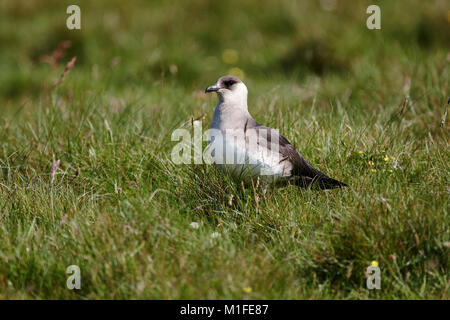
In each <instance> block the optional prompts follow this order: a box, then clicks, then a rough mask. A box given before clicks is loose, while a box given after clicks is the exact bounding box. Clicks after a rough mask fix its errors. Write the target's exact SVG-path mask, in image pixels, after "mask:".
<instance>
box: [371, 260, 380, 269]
mask: <svg viewBox="0 0 450 320" xmlns="http://www.w3.org/2000/svg"><path fill="white" fill-rule="evenodd" d="M370 264H371V265H372V266H374V267H378V261H377V260H373V261H372V262H371V263H370Z"/></svg>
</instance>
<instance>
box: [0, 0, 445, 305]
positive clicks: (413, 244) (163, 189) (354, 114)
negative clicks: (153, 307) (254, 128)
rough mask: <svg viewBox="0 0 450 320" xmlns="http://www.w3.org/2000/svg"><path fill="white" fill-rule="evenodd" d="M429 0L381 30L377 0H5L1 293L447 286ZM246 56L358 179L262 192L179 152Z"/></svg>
mask: <svg viewBox="0 0 450 320" xmlns="http://www.w3.org/2000/svg"><path fill="white" fill-rule="evenodd" d="M413 2H414V4H415V6H413V5H412V4H411V2H408V3H406V1H396V2H395V3H392V2H389V1H379V5H380V7H381V13H382V29H381V30H378V31H370V30H368V29H367V28H366V27H365V20H366V18H367V14H365V8H366V7H367V6H368V5H369V4H372V3H369V2H360V3H358V4H354V3H351V4H350V3H348V4H347V3H343V2H340V1H339V2H337V3H338V5H337V7H336V8H334V9H333V10H332V11H327V10H325V9H324V8H323V7H321V6H320V4H319V2H306V3H303V4H300V3H297V2H291V1H282V2H281V4H280V5H277V6H275V5H274V4H272V2H271V1H259V2H257V3H256V2H251V1H232V3H230V4H227V5H226V6H222V5H219V4H218V2H215V1H214V2H209V3H205V2H203V1H193V2H191V3H190V5H187V4H186V3H184V2H151V3H150V2H144V1H137V2H136V3H133V5H130V4H125V3H123V2H119V1H115V2H113V3H112V4H111V2H108V3H106V2H101V1H99V2H95V4H94V3H93V2H87V1H80V2H79V4H80V7H81V10H82V30H81V31H68V30H67V29H66V28H65V18H66V16H67V15H66V14H65V9H66V7H67V5H69V4H72V2H71V3H67V4H66V3H64V2H61V1H53V2H52V1H48V2H47V3H46V4H45V5H43V4H42V3H40V2H39V1H27V2H16V1H3V2H2V4H1V5H0V7H1V10H0V11H1V12H2V13H1V16H0V25H1V27H0V41H1V43H2V50H1V51H0V69H1V70H2V72H1V73H0V84H1V85H0V101H1V103H2V107H1V108H2V109H1V110H2V115H1V118H0V128H1V129H0V169H1V171H0V208H1V210H0V298H3V299H23V298H25V299H58V298H63V299H105V298H107V299H110V298H114V299H136V298H143V299H176V298H184V299H247V298H248V299H310V298H312V299H448V298H449V275H448V270H449V241H450V239H449V225H450V224H449V216H448V208H449V191H450V189H449V184H448V177H449V165H448V164H449V163H450V156H449V151H448V150H449V143H448V142H449V133H448V125H447V123H444V124H443V125H442V126H440V122H441V119H442V117H443V115H444V113H445V110H446V109H445V108H446V104H447V99H448V95H449V92H448V89H449V87H450V85H449V61H450V60H449V59H450V58H449V48H450V41H449V33H448V32H444V31H443V30H446V29H448V23H449V21H448V19H449V18H448V10H449V8H448V5H446V4H445V3H444V2H442V1H430V2H427V3H422V2H420V1H413ZM263 8H264V9H263ZM64 40H69V41H70V44H71V46H70V47H69V48H66V49H65V53H66V54H65V56H64V57H62V58H61V59H59V60H58V61H56V62H55V65H54V66H53V67H52V66H51V65H50V64H49V63H46V62H43V61H46V60H45V58H43V57H44V56H45V55H51V54H52V52H53V51H54V50H55V49H56V48H57V47H58V45H59V44H60V43H61V42H62V41H64ZM226 49H232V50H234V51H232V52H234V53H233V54H237V56H238V58H237V60H236V57H234V58H233V59H232V60H234V61H231V62H233V63H231V64H227V63H225V62H224V61H223V60H222V58H223V57H222V53H223V52H224V51H225V50H226ZM233 54H232V56H233ZM73 56H77V61H76V62H75V65H74V67H73V68H72V69H71V70H70V71H69V72H68V73H67V74H66V76H65V80H64V81H63V82H61V83H59V84H57V85H54V83H55V82H56V81H57V80H58V79H60V77H61V74H62V73H63V71H64V68H65V65H66V63H67V62H69V61H70V59H71V58H72V57H73ZM225 60H226V59H225ZM228 62H230V61H228ZM231 68H238V69H239V70H236V69H234V72H244V74H245V78H244V81H245V83H246V84H247V86H248V88H249V109H250V112H251V113H252V114H253V115H254V117H255V118H256V120H257V121H258V122H260V123H263V124H265V125H268V126H272V127H275V128H278V129H279V130H280V132H282V133H283V134H284V135H285V136H286V137H287V138H288V139H289V140H290V141H291V142H292V143H293V144H294V145H295V146H296V148H297V149H298V150H299V151H300V153H301V154H302V155H303V156H304V157H305V158H306V159H308V160H309V161H310V162H311V163H312V164H313V165H314V166H315V167H317V168H319V169H320V170H321V171H323V172H325V173H327V174H329V175H330V176H331V177H334V178H336V179H339V180H341V181H344V182H346V183H347V184H349V187H348V188H345V189H341V190H331V191H325V192H324V191H320V190H315V189H312V190H307V189H298V188H295V187H293V186H291V187H286V188H278V189H274V190H271V191H269V192H268V193H267V194H266V195H264V194H263V193H261V191H260V190H257V189H254V188H242V187H241V185H239V184H236V183H235V182H233V181H231V180H230V179H229V177H227V176H224V175H223V174H222V173H220V172H219V171H217V170H216V169H215V168H214V167H213V166H209V165H175V164H174V163H172V161H171V158H170V154H171V150H172V148H173V146H174V145H175V144H176V143H175V142H172V141H171V139H170V137H171V134H172V131H173V130H174V129H176V128H180V127H186V128H190V125H189V124H190V123H191V120H192V119H193V118H194V119H196V118H200V119H202V124H203V128H204V129H206V128H208V126H209V124H210V121H211V117H212V113H213V108H214V106H215V103H216V97H214V96H206V95H204V94H203V92H202V91H203V89H204V88H205V87H206V86H207V85H210V84H212V83H213V82H215V81H216V79H217V78H218V77H219V76H221V75H223V74H226V73H228V71H229V70H230V69H231ZM57 160H61V164H60V165H59V167H58V168H57V170H56V172H55V176H54V181H53V183H52V164H53V163H54V162H56V161H57ZM192 222H197V223H198V228H193V227H192V226H191V223H192ZM213 234H214V235H217V234H218V236H217V237H212V235H213ZM373 260H376V261H378V262H379V265H380V268H381V276H382V280H381V285H382V289H381V290H372V291H371V290H367V289H366V279H365V269H366V268H367V266H369V265H370V263H371V261H373ZM69 265H78V266H80V269H81V285H82V288H81V290H73V291H72V290H68V289H67V288H66V279H67V277H68V275H67V274H66V268H67V267H68V266H69Z"/></svg>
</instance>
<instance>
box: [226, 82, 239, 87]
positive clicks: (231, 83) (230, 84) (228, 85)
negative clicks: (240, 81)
mask: <svg viewBox="0 0 450 320" xmlns="http://www.w3.org/2000/svg"><path fill="white" fill-rule="evenodd" d="M235 83H236V82H234V81H233V80H228V81H225V85H226V86H227V87H231V86H232V85H233V84H235Z"/></svg>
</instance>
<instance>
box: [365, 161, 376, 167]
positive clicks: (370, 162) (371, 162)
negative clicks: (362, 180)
mask: <svg viewBox="0 0 450 320" xmlns="http://www.w3.org/2000/svg"><path fill="white" fill-rule="evenodd" d="M367 163H368V164H369V166H374V165H375V163H374V162H373V161H371V160H369V162H367Z"/></svg>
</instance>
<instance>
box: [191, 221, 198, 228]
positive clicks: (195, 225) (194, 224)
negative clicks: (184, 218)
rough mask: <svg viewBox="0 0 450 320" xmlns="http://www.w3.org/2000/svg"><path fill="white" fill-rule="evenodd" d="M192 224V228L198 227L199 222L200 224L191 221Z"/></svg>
mask: <svg viewBox="0 0 450 320" xmlns="http://www.w3.org/2000/svg"><path fill="white" fill-rule="evenodd" d="M190 226H191V228H194V229H198V227H199V224H198V222H191V224H190Z"/></svg>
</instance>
